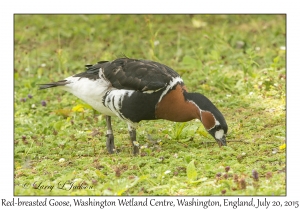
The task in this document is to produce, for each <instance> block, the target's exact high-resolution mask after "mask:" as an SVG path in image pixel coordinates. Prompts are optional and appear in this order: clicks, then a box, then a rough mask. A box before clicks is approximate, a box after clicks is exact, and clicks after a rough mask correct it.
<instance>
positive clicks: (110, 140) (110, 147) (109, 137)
mask: <svg viewBox="0 0 300 210" xmlns="http://www.w3.org/2000/svg"><path fill="white" fill-rule="evenodd" d="M106 125H107V131H106V149H107V151H108V152H109V153H110V154H112V153H114V150H115V142H114V135H113V131H112V127H111V117H110V116H106Z"/></svg>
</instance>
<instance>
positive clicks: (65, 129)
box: [14, 15, 286, 195]
mask: <svg viewBox="0 0 300 210" xmlns="http://www.w3.org/2000/svg"><path fill="white" fill-rule="evenodd" d="M285 21H286V19H285V16H284V15H15V22H14V26H15V37H14V44H15V49H14V50H15V54H14V56H15V66H14V78H15V84H14V91H15V92H14V93H15V94H14V132H15V133H14V145H15V146H14V180H15V181H14V184H15V189H14V193H15V195H222V194H225V195H285V194H286V174H285V167H286V151H285V149H284V148H283V146H282V145H283V144H285V140H286V139H285V137H286V104H285V102H286V94H285V93H286V80H285V76H286V69H285V64H286V52H285V49H284V47H285V45H286V36H285V35H286V34H285V33H286V31H285V25H286V22H285ZM123 54H125V55H126V56H128V57H132V58H143V59H150V60H155V61H158V62H162V63H164V64H166V65H168V66H170V67H172V68H173V69H174V70H176V71H177V72H178V73H179V74H180V75H181V76H182V78H183V79H184V81H185V84H186V86H187V87H188V90H189V91H190V92H201V93H203V94H204V95H206V96H207V97H208V98H210V99H211V100H212V101H213V102H214V103H215V104H216V106H217V107H218V108H219V109H220V110H221V111H222V113H223V114H224V116H225V118H226V120H227V123H228V126H229V132H228V138H227V139H228V146H227V147H221V148H219V147H218V145H217V143H216V142H215V141H214V140H213V139H212V138H211V137H210V136H209V135H208V134H207V132H206V131H205V129H204V128H203V126H202V124H201V123H200V122H198V121H196V120H195V121H191V122H186V123H174V122H169V121H163V120H158V121H143V122H141V123H140V126H139V127H138V129H137V138H138V140H139V143H140V145H141V146H142V149H141V153H140V156H137V157H134V156H133V155H132V153H131V151H132V147H131V143H130V141H129V134H128V132H127V125H126V124H125V123H124V122H122V121H121V120H119V119H117V118H113V129H114V134H115V145H116V148H117V150H118V153H116V154H113V155H110V154H108V153H107V151H106V147H105V141H106V137H105V132H106V124H105V118H104V116H102V115H101V114H99V113H97V112H95V111H94V110H92V109H90V108H89V107H87V106H85V107H83V110H84V111H83V112H78V111H75V110H74V107H76V106H78V105H80V104H84V103H83V102H82V101H80V100H79V99H77V98H76V97H75V96H73V95H71V94H69V93H67V92H63V91H60V90H56V89H49V90H45V91H38V87H37V85H36V84H38V83H44V82H48V81H56V80H59V79H63V78H65V77H67V76H70V75H72V74H75V73H79V72H82V71H83V70H84V64H93V63H96V62H97V61H100V60H113V59H115V58H117V57H121V56H122V55H123ZM28 94H31V95H32V98H29V97H28ZM25 99H26V101H25ZM43 100H44V101H45V102H46V106H42V104H41V101H43ZM72 109H73V110H72ZM280 146H281V147H280ZM226 166H229V167H230V170H229V171H228V172H226V171H225V168H226ZM227 169H228V168H227ZM253 170H256V171H257V172H258V179H255V178H253V174H252V173H253ZM72 183H74V185H73V186H82V188H84V186H85V187H86V188H85V189H72V190H68V188H70V186H72ZM51 186H53V189H49V188H50V187H51Z"/></svg>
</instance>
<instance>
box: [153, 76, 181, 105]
mask: <svg viewBox="0 0 300 210" xmlns="http://www.w3.org/2000/svg"><path fill="white" fill-rule="evenodd" d="M180 82H183V80H182V79H181V78H180V77H175V78H173V79H172V80H171V81H170V83H169V85H168V86H167V87H166V89H165V90H164V92H163V93H162V94H161V96H160V98H159V100H158V103H159V102H160V101H161V99H162V98H163V97H164V96H165V95H166V94H167V93H168V91H169V90H170V89H172V88H173V87H174V86H175V85H176V84H177V83H180Z"/></svg>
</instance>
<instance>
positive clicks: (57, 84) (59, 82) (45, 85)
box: [38, 80, 70, 90]
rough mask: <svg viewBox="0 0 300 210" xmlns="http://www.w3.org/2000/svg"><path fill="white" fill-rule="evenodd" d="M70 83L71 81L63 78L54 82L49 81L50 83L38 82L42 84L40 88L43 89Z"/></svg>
mask: <svg viewBox="0 0 300 210" xmlns="http://www.w3.org/2000/svg"><path fill="white" fill-rule="evenodd" d="M69 83H70V82H69V81H67V80H61V81H58V82H53V83H48V84H38V85H40V88H39V90H42V89H47V88H53V87H57V86H64V85H66V84H69Z"/></svg>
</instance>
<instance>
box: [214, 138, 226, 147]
mask: <svg viewBox="0 0 300 210" xmlns="http://www.w3.org/2000/svg"><path fill="white" fill-rule="evenodd" d="M216 140H217V142H218V144H219V146H220V147H221V146H227V144H226V137H225V136H223V137H222V138H221V139H216Z"/></svg>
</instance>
